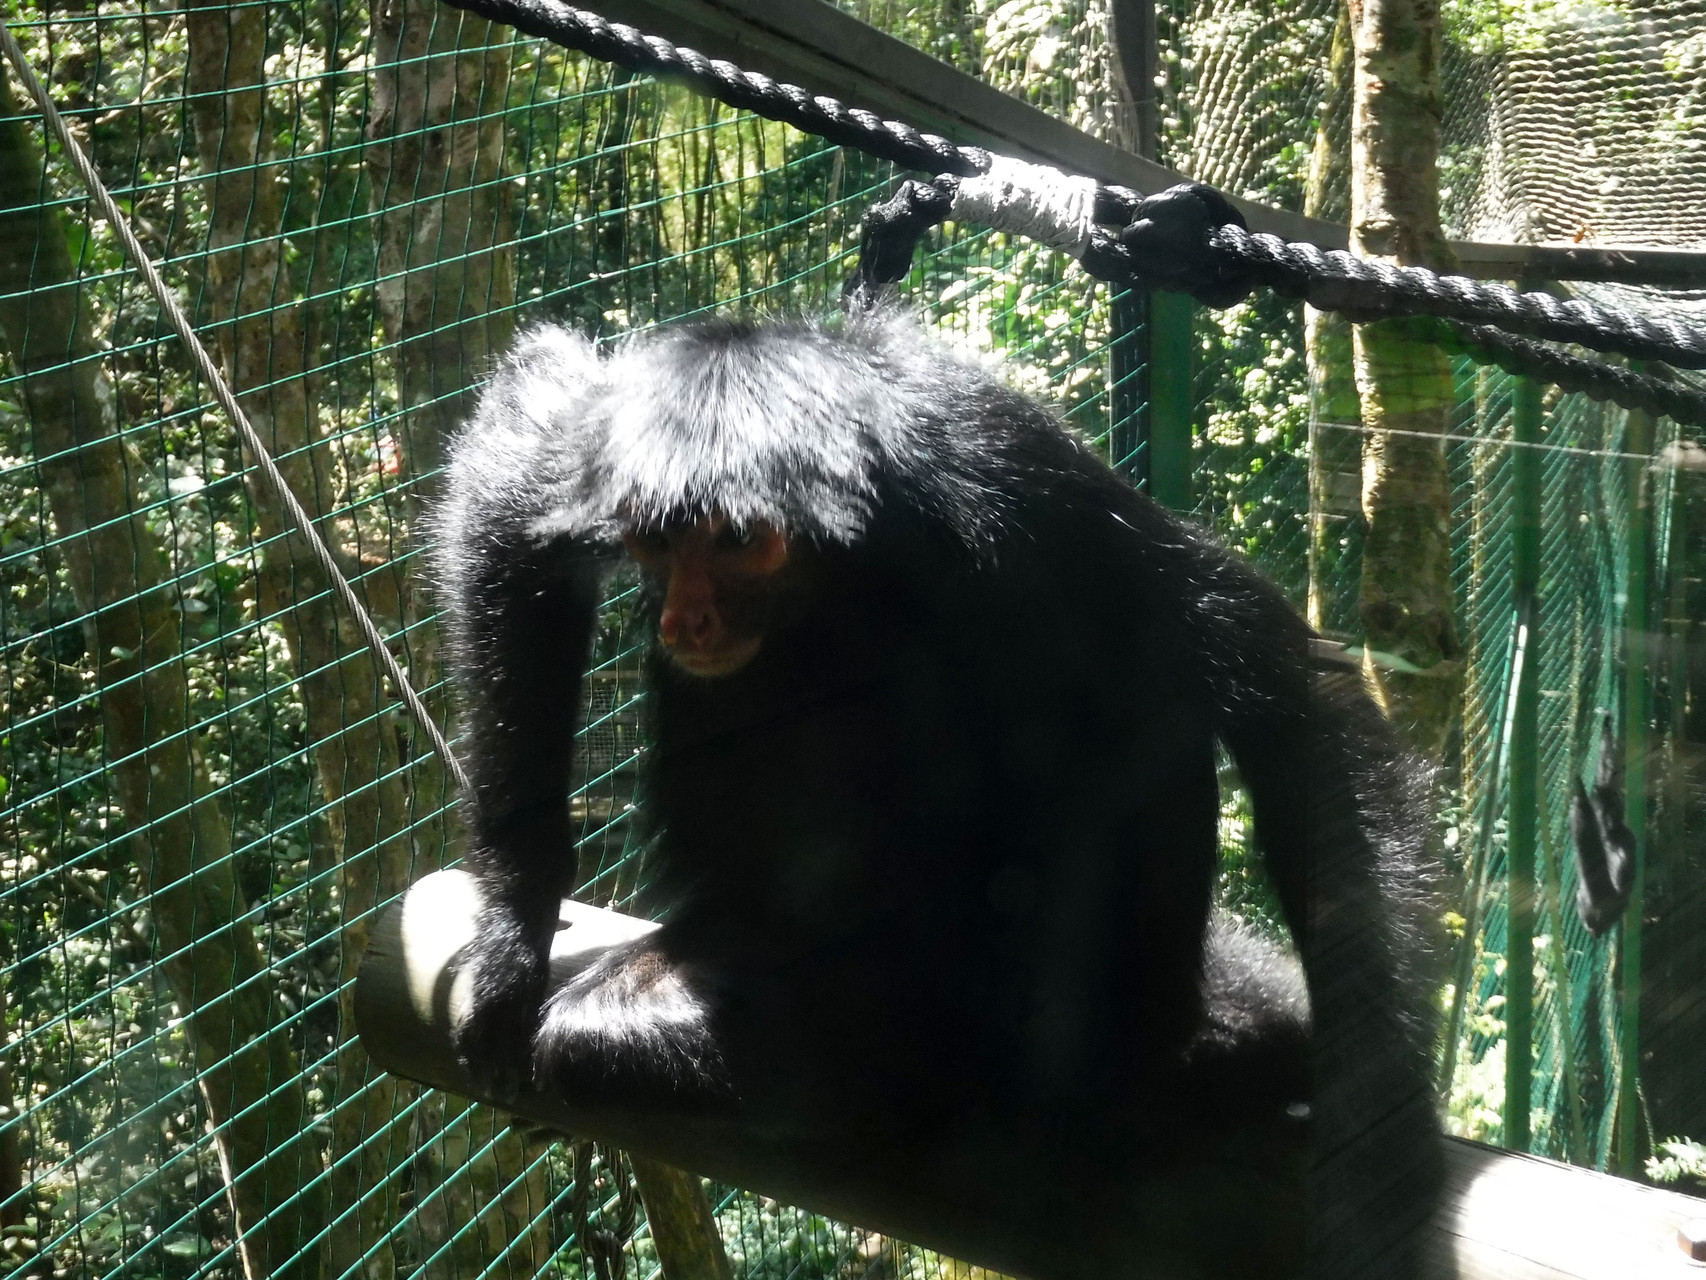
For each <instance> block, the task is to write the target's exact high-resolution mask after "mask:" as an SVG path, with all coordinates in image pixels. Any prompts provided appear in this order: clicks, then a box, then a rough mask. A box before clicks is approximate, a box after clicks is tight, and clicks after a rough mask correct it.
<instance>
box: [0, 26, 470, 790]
mask: <svg viewBox="0 0 1706 1280" xmlns="http://www.w3.org/2000/svg"><path fill="white" fill-rule="evenodd" d="M0 52H4V53H5V55H6V60H7V61H8V62H10V63H11V64H12V68H13V70H14V71H16V72H17V74H18V80H19V82H20V83H21V84H22V85H23V86H24V88H25V89H26V90H28V92H29V95H30V97H31V98H33V99H34V100H35V104H36V106H37V107H38V108H39V109H40V111H41V113H42V119H43V121H44V122H45V123H46V125H47V127H48V129H49V131H51V132H52V134H53V136H54V137H55V138H56V139H57V140H58V142H59V145H60V146H61V147H62V148H63V149H64V151H65V155H66V158H67V159H68V160H70V161H71V166H72V167H73V168H74V169H76V170H77V174H78V176H79V177H81V178H82V179H83V185H84V186H85V187H87V188H88V191H89V195H90V196H91V197H92V198H93V200H94V202H95V206H96V207H97V208H98V209H99V210H100V211H101V216H102V217H104V218H105V219H106V220H107V222H108V223H110V224H111V226H112V229H113V234H114V235H116V236H117V237H118V241H119V244H120V245H121V246H122V247H123V249H124V253H125V256H126V257H127V258H129V259H130V260H131V262H132V263H133V264H134V265H135V267H136V270H137V272H138V273H139V274H140V275H141V276H142V279H143V282H144V283H145V284H146V285H147V286H148V292H149V293H151V294H152V295H153V296H154V300H155V301H156V302H157V303H159V304H160V310H161V311H162V312H164V313H165V316H166V321H167V323H169V324H170V325H171V326H172V331H173V332H174V333H176V334H177V335H178V338H179V340H180V341H182V342H183V344H184V346H185V347H186V348H187V349H188V350H189V353H190V359H191V361H192V362H193V363H194V365H195V367H196V371H197V372H198V373H199V374H200V375H201V376H202V378H203V379H204V380H205V381H206V382H207V385H208V387H209V389H210V390H212V392H213V398H214V399H215V400H216V401H218V403H219V407H220V408H222V409H224V410H225V412H226V414H227V415H228V416H229V417H230V419H231V422H232V425H233V426H235V427H236V428H237V434H238V435H239V436H241V437H242V440H243V444H244V445H245V446H246V447H247V448H248V449H249V451H250V453H251V454H252V455H253V456H254V459H255V465H256V467H258V468H259V470H260V473H261V475H262V476H263V477H264V478H265V480H266V482H267V485H268V487H270V488H271V489H272V490H273V492H274V493H276V494H277V495H278V499H279V501H280V502H281V503H283V504H284V509H285V514H287V515H288V516H289V517H290V523H291V524H292V525H293V526H295V528H296V531H297V532H298V533H299V534H301V535H302V537H303V538H305V539H306V540H307V542H308V547H309V549H310V550H311V551H312V552H313V553H314V559H315V560H316V561H317V562H318V563H319V565H320V568H321V570H322V571H323V572H324V573H325V574H326V577H327V579H328V580H329V581H330V582H331V584H332V587H333V588H334V589H335V590H336V592H337V594H338V598H339V599H340V600H342V601H343V603H344V608H346V609H348V610H349V613H350V616H351V617H352V618H353V619H354V620H355V624H356V626H357V627H358V628H359V629H360V631H361V634H362V637H363V639H365V640H366V641H367V647H368V648H369V649H370V650H372V652H373V656H374V658H375V659H377V660H378V662H379V666H380V669H381V670H383V671H384V672H385V674H386V675H387V676H388V677H390V680H391V683H392V684H393V685H394V686H395V687H396V690H397V696H398V697H400V698H401V699H402V701H403V705H404V706H406V707H408V709H409V714H410V715H412V716H413V717H414V718H415V722H416V723H417V724H418V725H419V726H420V728H421V732H422V733H424V734H425V735H426V737H427V741H428V742H429V743H430V744H431V746H432V749H433V753H434V754H435V755H436V756H438V758H439V759H440V760H441V761H443V763H444V767H445V769H446V770H447V771H448V772H449V773H450V776H451V777H452V778H454V779H455V781H456V785H457V787H458V788H460V789H461V790H462V791H464V792H466V791H467V790H468V775H467V774H466V773H464V772H463V769H462V764H461V762H460V761H459V760H457V758H456V754H455V752H453V751H452V750H451V749H450V743H449V742H448V741H447V740H446V739H445V736H444V733H443V732H442V731H441V730H440V729H439V727H438V725H437V723H436V722H435V721H434V720H433V718H432V713H431V712H429V711H428V710H427V708H426V704H425V703H424V702H422V701H421V698H420V695H419V694H418V693H416V692H415V688H414V686H413V685H412V684H410V683H409V677H408V676H407V675H405V674H404V672H403V668H402V666H401V665H400V664H399V663H398V662H397V659H396V656H395V655H394V654H392V652H391V649H390V646H389V645H387V644H386V643H385V636H384V634H383V633H382V632H381V631H380V630H379V626H378V624H377V623H375V622H374V621H373V617H372V615H371V614H369V613H368V612H367V608H366V606H365V605H363V604H362V602H361V599H360V597H358V596H357V595H356V593H355V588H354V587H352V586H351V585H350V582H349V579H348V578H347V577H345V576H344V571H343V569H342V568H340V567H339V565H338V562H337V559H336V558H335V557H334V556H333V555H332V549H331V548H330V547H328V546H327V545H326V541H325V539H324V538H322V537H321V536H320V531H319V530H318V529H316V528H315V527H314V520H313V517H312V516H310V515H309V514H308V511H307V509H306V508H304V507H303V505H302V504H301V502H299V501H298V500H297V497H296V494H295V493H294V492H293V491H292V490H291V488H290V484H289V482H288V481H287V480H285V478H284V473H283V472H281V471H280V470H279V469H278V464H277V463H275V462H274V461H273V458H272V454H271V453H270V452H268V450H267V447H266V444H265V443H264V442H263V441H262V440H261V437H260V433H259V432H258V431H256V430H255V428H254V424H253V423H251V422H250V421H249V416H248V415H247V414H246V413H244V412H243V409H242V406H240V405H239V404H238V403H237V394H236V392H234V391H233V390H232V389H231V385H230V383H228V382H227V381H226V380H225V376H224V375H223V374H222V373H220V371H219V366H218V365H217V364H215V363H214V360H213V356H212V355H211V354H210V353H209V352H208V350H207V348H206V347H205V346H203V345H202V342H201V339H200V338H198V337H197V336H196V332H195V328H194V327H193V326H192V325H191V324H190V319H189V317H188V316H187V315H185V314H184V311H183V308H182V307H180V306H179V305H178V302H177V299H176V298H174V297H173V296H172V291H171V289H170V288H169V287H168V286H167V284H166V282H165V280H164V279H162V278H161V276H160V273H159V271H158V270H156V269H155V266H154V263H153V261H152V259H150V258H149V256H148V251H147V250H146V249H144V248H143V247H142V242H141V241H140V240H138V239H137V238H136V234H135V233H134V232H133V231H131V229H130V225H129V223H128V222H127V221H126V220H125V216H124V211H123V210H121V209H120V208H119V206H118V202H117V201H116V200H114V199H113V195H112V192H111V191H109V190H107V186H106V183H104V182H102V181H101V175H100V174H98V173H97V172H95V166H94V163H93V162H92V161H91V160H90V159H89V157H88V155H87V154H86V153H85V152H84V150H83V148H82V147H81V146H80V145H79V144H78V142H77V139H76V138H75V137H74V136H73V135H72V133H71V130H70V129H68V128H67V127H66V124H65V117H63V116H62V115H60V114H59V108H58V107H56V106H55V105H54V102H53V99H52V97H50V96H49V94H48V92H47V87H46V86H45V85H44V84H42V82H41V80H40V78H39V77H37V75H36V73H35V71H34V69H33V68H32V67H31V66H30V63H29V59H28V58H27V57H25V56H24V50H23V47H22V46H21V45H20V44H19V43H18V41H17V37H15V36H14V35H13V34H12V29H11V27H10V26H8V25H6V24H5V23H3V22H0Z"/></svg>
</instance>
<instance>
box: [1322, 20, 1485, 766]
mask: <svg viewBox="0 0 1706 1280" xmlns="http://www.w3.org/2000/svg"><path fill="white" fill-rule="evenodd" d="M1349 2H1350V24H1351V35H1352V40H1353V45H1354V48H1355V54H1356V78H1355V98H1354V106H1353V109H1352V119H1351V247H1352V249H1353V251H1354V252H1356V253H1358V254H1360V255H1361V256H1363V257H1365V258H1379V259H1383V260H1385V261H1388V262H1393V263H1398V264H1400V265H1405V266H1426V267H1433V268H1435V269H1438V268H1443V267H1448V266H1449V265H1450V253H1449V251H1448V249H1447V247H1446V242H1445V237H1444V234H1443V233H1442V232H1441V230H1440V223H1439V175H1438V169H1437V161H1438V157H1439V124H1440V109H1441V93H1440V80H1439V53H1440V20H1439V4H1438V0H1349ZM1355 349H1356V379H1357V390H1358V391H1359V392H1360V393H1361V397H1362V417H1363V424H1364V426H1365V427H1367V428H1368V429H1369V433H1370V434H1369V435H1368V437H1367V439H1366V442H1365V444H1364V446H1363V469H1362V508H1363V518H1364V520H1365V521H1366V522H1367V523H1366V527H1367V532H1366V535H1365V539H1364V544H1363V564H1362V589H1361V598H1360V601H1359V605H1358V608H1359V612H1360V614H1361V617H1362V625H1363V637H1364V642H1365V644H1366V645H1367V648H1368V651H1369V653H1370V659H1369V661H1368V665H1367V668H1366V672H1367V675H1368V679H1369V682H1370V685H1371V687H1372V688H1373V690H1374V692H1375V696H1376V697H1377V699H1378V700H1379V701H1380V703H1381V705H1382V706H1383V707H1384V708H1385V710H1386V713H1387V714H1388V715H1389V716H1390V717H1391V718H1392V719H1393V721H1394V722H1395V723H1396V724H1397V725H1398V726H1399V728H1400V730H1401V731H1402V732H1403V733H1404V735H1405V736H1406V737H1407V738H1408V740H1409V742H1410V744H1411V745H1412V746H1413V747H1414V748H1415V749H1417V750H1419V751H1421V752H1422V753H1423V754H1425V755H1427V756H1429V757H1431V758H1434V759H1437V758H1438V757H1439V756H1440V754H1441V752H1442V751H1443V750H1444V748H1445V744H1446V740H1447V738H1448V737H1449V735H1450V733H1451V728H1452V725H1453V723H1454V722H1455V720H1456V718H1457V712H1458V700H1459V686H1460V683H1461V680H1462V666H1463V664H1462V645H1461V641H1460V639H1459V636H1458V629H1457V619H1456V611H1455V607H1454V599H1453V593H1452V582H1451V524H1450V515H1451V488H1450V483H1449V478H1448V476H1447V473H1446V459H1445V445H1444V441H1443V440H1442V439H1440V438H1439V437H1440V436H1442V435H1443V434H1444V432H1445V431H1446V429H1447V428H1448V426H1449V424H1450V415H1451V407H1452V398H1453V396H1452V379H1451V366H1450V363H1449V362H1448V361H1447V359H1446V356H1445V353H1444V352H1443V351H1441V350H1440V349H1439V348H1438V347H1436V346H1433V345H1432V344H1428V343H1418V342H1413V341H1411V340H1410V339H1408V338H1407V337H1405V336H1404V333H1403V331H1402V330H1401V328H1399V327H1398V326H1396V325H1394V324H1392V323H1383V324H1373V325H1358V326H1357V329H1356V339H1355ZM1375 655H1384V656H1385V657H1384V659H1378V660H1377V658H1376V657H1375ZM1393 659H1395V660H1396V661H1395V662H1394V661H1392V660H1393Z"/></svg>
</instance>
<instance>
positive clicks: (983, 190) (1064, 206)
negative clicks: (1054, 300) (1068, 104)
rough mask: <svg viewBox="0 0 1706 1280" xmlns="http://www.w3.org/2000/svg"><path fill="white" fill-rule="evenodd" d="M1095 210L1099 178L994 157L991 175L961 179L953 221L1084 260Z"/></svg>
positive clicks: (991, 159)
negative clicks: (1035, 242)
mask: <svg viewBox="0 0 1706 1280" xmlns="http://www.w3.org/2000/svg"><path fill="white" fill-rule="evenodd" d="M1095 209H1096V180H1095V179H1094V178H1081V177H1078V176H1077V175H1075V174H1070V173H1062V172H1061V171H1060V170H1059V169H1051V168H1049V167H1048V166H1046V165H1040V164H1031V163H1029V162H1028V161H1025V160H1015V159H1013V158H1012V157H1011V156H998V155H991V156H990V157H989V172H988V173H985V174H982V175H980V176H978V177H975V178H961V179H960V187H959V192H958V194H956V195H955V196H954V208H953V211H952V212H951V213H949V215H948V216H949V217H950V218H952V219H953V220H954V221H955V222H975V223H978V224H980V225H982V226H986V227H993V228H994V229H995V230H997V231H1007V232H1011V233H1013V234H1014V235H1021V236H1028V237H1029V238H1030V239H1032V240H1039V241H1041V242H1042V243H1043V244H1046V245H1048V246H1049V247H1050V248H1053V249H1060V250H1062V251H1063V252H1066V253H1070V254H1071V255H1072V256H1073V257H1074V258H1080V257H1083V256H1084V250H1085V249H1087V248H1088V247H1089V245H1090V232H1091V229H1092V228H1093V227H1094V226H1095V221H1094V214H1095Z"/></svg>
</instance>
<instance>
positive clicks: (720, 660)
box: [664, 636, 764, 680]
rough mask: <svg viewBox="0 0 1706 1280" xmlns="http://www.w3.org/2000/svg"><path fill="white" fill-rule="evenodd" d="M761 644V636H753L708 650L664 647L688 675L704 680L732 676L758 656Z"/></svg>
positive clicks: (671, 658) (670, 658)
mask: <svg viewBox="0 0 1706 1280" xmlns="http://www.w3.org/2000/svg"><path fill="white" fill-rule="evenodd" d="M763 644H764V640H763V638H762V637H760V636H754V637H753V638H752V639H750V640H735V641H730V642H729V643H728V644H724V645H719V646H718V647H717V648H715V649H710V650H705V649H679V648H670V647H669V646H667V645H666V646H664V649H665V652H667V653H668V654H669V660H670V661H671V662H673V663H674V664H675V665H676V666H677V667H679V668H680V669H681V670H683V671H685V672H686V673H687V674H688V675H692V676H698V677H700V678H701V679H704V680H716V679H718V678H720V677H722V676H732V675H733V674H734V673H735V672H737V671H739V670H740V669H741V668H742V667H744V666H746V664H747V663H749V662H751V661H752V660H753V659H754V658H756V657H757V656H758V651H759V649H760V648H762V647H763Z"/></svg>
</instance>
